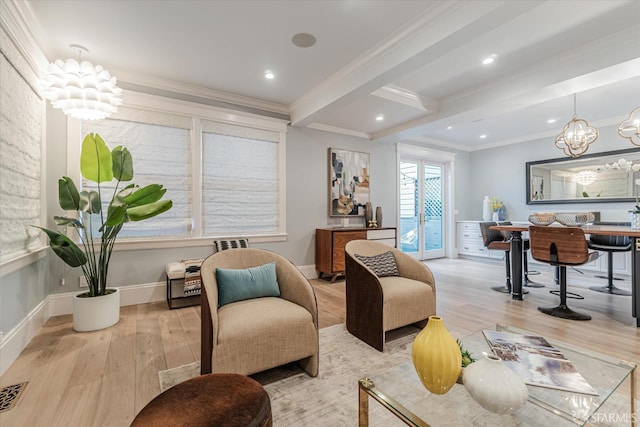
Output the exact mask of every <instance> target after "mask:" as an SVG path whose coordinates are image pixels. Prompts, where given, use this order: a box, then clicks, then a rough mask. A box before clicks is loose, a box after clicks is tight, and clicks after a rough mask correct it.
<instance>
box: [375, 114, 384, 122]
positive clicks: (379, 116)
mask: <svg viewBox="0 0 640 427" xmlns="http://www.w3.org/2000/svg"><path fill="white" fill-rule="evenodd" d="M383 120H384V116H383V115H382V114H378V115H377V116H376V121H378V122H381V121H383Z"/></svg>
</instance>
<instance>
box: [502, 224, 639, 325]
mask: <svg viewBox="0 0 640 427" xmlns="http://www.w3.org/2000/svg"><path fill="white" fill-rule="evenodd" d="M551 227H555V226H553V225H552V226H551ZM490 228H491V230H499V231H509V232H511V236H512V238H511V254H512V255H511V274H512V276H513V277H512V288H511V298H513V299H514V300H522V232H523V231H529V225H526V224H523V225H517V224H514V225H494V226H492V227H490ZM580 228H582V229H583V230H584V232H585V234H596V235H603V236H629V237H630V238H631V239H632V240H633V247H632V249H631V254H632V255H631V315H632V316H633V317H635V318H636V327H639V328H640V230H636V229H632V228H631V227H627V226H619V225H585V226H582V227H580Z"/></svg>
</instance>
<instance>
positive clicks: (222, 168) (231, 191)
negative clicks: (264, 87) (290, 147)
mask: <svg viewBox="0 0 640 427" xmlns="http://www.w3.org/2000/svg"><path fill="white" fill-rule="evenodd" d="M279 139H280V135H279V134H278V133H276V132H270V131H261V130H258V129H251V128H245V127H241V126H237V125H227V124H221V123H216V122H209V121H205V122H204V123H203V133H202V177H203V185H202V195H203V202H202V218H203V234H204V235H232V236H242V235H246V234H251V235H255V234H273V233H276V232H277V231H278V227H279V177H278V169H279V165H278V162H279V160H278V142H279Z"/></svg>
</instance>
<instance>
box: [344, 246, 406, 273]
mask: <svg viewBox="0 0 640 427" xmlns="http://www.w3.org/2000/svg"><path fill="white" fill-rule="evenodd" d="M354 256H355V257H356V258H358V259H359V260H360V261H362V263H363V264H364V265H366V266H367V267H369V268H370V269H371V270H373V272H374V273H375V274H376V276H378V277H388V276H399V275H400V272H399V271H398V264H396V257H394V256H393V253H392V252H391V251H387V252H384V253H382V254H379V255H374V256H364V255H358V254H354Z"/></svg>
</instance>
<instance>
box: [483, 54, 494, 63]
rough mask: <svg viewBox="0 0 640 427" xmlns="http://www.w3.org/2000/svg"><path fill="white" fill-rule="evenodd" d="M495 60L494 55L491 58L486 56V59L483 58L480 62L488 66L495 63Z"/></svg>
mask: <svg viewBox="0 0 640 427" xmlns="http://www.w3.org/2000/svg"><path fill="white" fill-rule="evenodd" d="M495 60H496V55H491V56H487V57H486V58H484V59H483V60H482V63H483V64H484V65H489V64H491V63H493V61H495Z"/></svg>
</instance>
